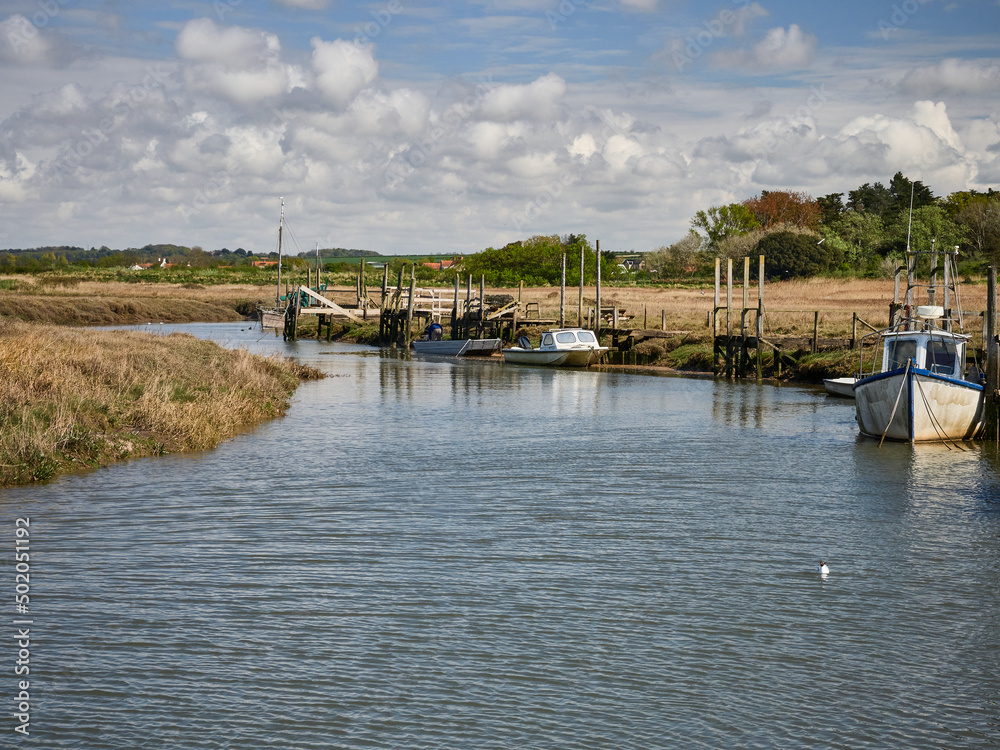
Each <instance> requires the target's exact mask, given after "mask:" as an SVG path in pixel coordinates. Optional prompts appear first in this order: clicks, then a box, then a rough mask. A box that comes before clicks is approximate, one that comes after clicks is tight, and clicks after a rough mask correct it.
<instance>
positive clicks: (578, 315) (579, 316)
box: [576, 242, 584, 328]
mask: <svg viewBox="0 0 1000 750" xmlns="http://www.w3.org/2000/svg"><path fill="white" fill-rule="evenodd" d="M583 245H584V243H582V242H581V243H580V298H579V301H578V302H577V311H576V320H577V323H576V324H577V326H578V327H580V328H583V271H584V266H583V260H584V254H583Z"/></svg>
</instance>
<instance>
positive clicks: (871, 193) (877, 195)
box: [847, 182, 892, 218]
mask: <svg viewBox="0 0 1000 750" xmlns="http://www.w3.org/2000/svg"><path fill="white" fill-rule="evenodd" d="M891 205H892V195H891V194H890V193H889V190H888V188H886V186H885V185H883V184H882V183H881V182H876V183H875V184H874V185H871V184H869V183H867V182H866V183H865V184H864V185H862V186H861V187H859V188H857V189H855V190H852V191H850V192H849V193H848V194H847V208H848V209H850V210H852V211H858V212H863V213H870V214H874V215H875V216H878V217H879V218H882V216H883V215H884V214H885V213H886V212H887V211H888V210H889V207H890V206H891Z"/></svg>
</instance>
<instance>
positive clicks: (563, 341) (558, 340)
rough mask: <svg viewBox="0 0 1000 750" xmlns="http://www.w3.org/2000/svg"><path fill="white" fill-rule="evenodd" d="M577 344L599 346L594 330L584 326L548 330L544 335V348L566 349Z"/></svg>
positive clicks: (542, 346)
mask: <svg viewBox="0 0 1000 750" xmlns="http://www.w3.org/2000/svg"><path fill="white" fill-rule="evenodd" d="M577 344H586V345H587V346H598V343H597V337H596V336H595V335H594V332H593V331H588V330H586V329H583V328H564V329H561V330H558V331H547V332H546V333H545V334H543V335H542V345H541V348H542V349H566V348H571V347H575V346H576V345H577Z"/></svg>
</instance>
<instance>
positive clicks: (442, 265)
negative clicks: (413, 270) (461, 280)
mask: <svg viewBox="0 0 1000 750" xmlns="http://www.w3.org/2000/svg"><path fill="white" fill-rule="evenodd" d="M457 262H458V261H456V260H439V261H434V262H432V263H422V264H421V265H422V266H423V267H424V268H433V269H434V270H435V271H443V270H444V269H446V268H451V267H452V266H453V265H455V264H456V263H457Z"/></svg>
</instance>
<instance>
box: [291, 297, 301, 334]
mask: <svg viewBox="0 0 1000 750" xmlns="http://www.w3.org/2000/svg"><path fill="white" fill-rule="evenodd" d="M299 289H300V287H295V322H294V323H293V324H292V341H298V340H299V310H301V309H302V292H300V291H299Z"/></svg>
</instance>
